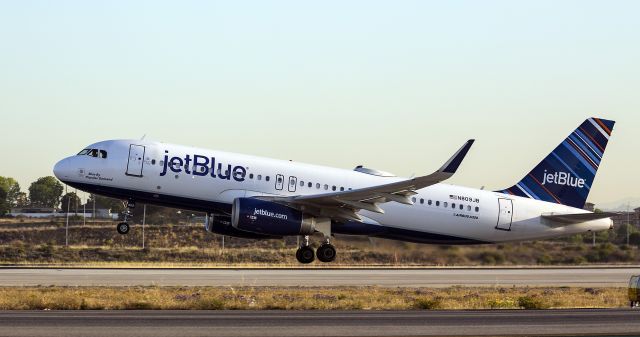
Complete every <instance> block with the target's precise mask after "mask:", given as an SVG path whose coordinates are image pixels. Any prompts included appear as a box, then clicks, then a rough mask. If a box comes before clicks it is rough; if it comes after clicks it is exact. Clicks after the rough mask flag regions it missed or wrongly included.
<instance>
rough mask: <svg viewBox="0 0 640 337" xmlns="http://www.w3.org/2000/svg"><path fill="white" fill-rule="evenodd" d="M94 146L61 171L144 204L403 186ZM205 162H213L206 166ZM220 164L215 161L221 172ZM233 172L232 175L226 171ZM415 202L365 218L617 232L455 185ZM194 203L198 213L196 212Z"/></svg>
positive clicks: (440, 229)
mask: <svg viewBox="0 0 640 337" xmlns="http://www.w3.org/2000/svg"><path fill="white" fill-rule="evenodd" d="M132 144H133V145H135V146H139V147H137V150H136V149H134V150H135V151H138V150H140V153H139V156H138V157H139V159H140V161H139V162H136V160H137V158H135V157H136V154H135V153H130V151H133V150H131V145H132ZM89 147H90V148H96V149H103V150H104V151H106V153H107V154H108V156H107V158H106V159H105V158H99V157H91V156H86V155H84V156H71V157H68V158H66V159H64V160H63V161H61V162H60V163H58V165H56V168H55V172H56V176H58V177H59V178H60V179H61V180H63V181H65V182H66V183H68V184H70V185H74V186H77V187H78V188H80V189H83V190H86V191H87V192H92V193H97V194H104V195H108V196H114V197H121V198H125V197H126V195H128V194H127V193H134V194H136V195H139V196H140V197H138V200H140V199H141V200H143V202H149V203H155V204H158V205H168V206H180V207H181V208H185V209H188V208H191V209H194V210H198V211H207V212H225V211H228V210H230V205H231V204H232V202H233V200H234V199H235V198H238V197H251V196H261V195H277V196H294V195H312V194H313V195H317V194H322V193H332V192H336V191H340V190H342V189H344V190H349V189H359V188H363V187H368V186H374V185H381V184H386V183H391V182H395V181H399V180H402V179H401V178H398V177H390V176H378V175H372V174H367V173H363V172H360V171H352V170H345V169H337V168H331V167H324V166H316V165H309V164H302V163H297V162H292V161H284V160H274V159H268V158H261V157H255V156H248V155H241V154H234V153H227V152H222V151H212V150H206V149H199V148H192V147H186V146H179V145H171V144H164V143H159V142H152V141H140V140H114V141H105V142H99V143H96V144H92V145H90V146H89ZM135 151H134V152H135ZM142 151H143V152H142ZM195 155H198V156H199V157H198V159H199V161H198V162H194V156H195ZM187 156H188V157H187ZM173 158H179V159H180V160H177V159H173ZM203 158H207V160H206V162H207V165H206V168H205V167H204V166H205V165H204V163H205V161H204V159H203ZM212 158H215V166H214V167H213V169H212V167H211V162H212V161H213V159H212ZM188 159H190V160H188ZM187 161H189V165H188V166H187ZM172 164H173V165H172ZM194 164H195V165H194ZM178 165H180V167H178ZM194 166H195V167H194ZM218 168H220V169H221V170H220V172H218ZM228 170H230V172H226V171H228ZM212 173H213V174H212ZM334 188H335V189H334ZM413 198H415V199H414V200H415V203H414V204H413V205H405V204H400V203H396V202H388V203H384V204H381V205H380V207H381V208H382V209H383V210H384V213H383V214H378V213H372V212H369V211H361V212H360V213H359V214H360V215H361V216H363V218H364V219H365V222H366V223H370V224H372V225H380V226H385V227H388V228H393V229H398V230H405V231H408V232H409V233H429V234H434V235H442V236H451V237H457V238H463V239H469V240H473V241H478V242H506V241H519V240H530V239H541V238H551V237H557V236H563V235H571V234H576V233H584V232H587V231H601V230H606V229H609V228H610V227H611V220H610V219H601V220H594V221H588V222H583V223H578V224H572V225H567V226H549V225H548V224H546V223H545V220H544V219H542V218H541V214H545V213H581V212H586V211H584V210H581V209H576V208H571V207H568V206H564V205H560V204H555V203H549V202H544V201H539V200H534V199H527V198H521V197H518V196H513V195H506V194H502V193H497V192H492V191H484V190H478V189H472V188H467V187H461V186H454V185H448V184H436V185H433V186H430V187H427V188H424V189H421V190H419V191H418V194H417V195H415V196H414V197H413ZM176 200H184V201H183V202H181V203H180V202H176ZM190 204H193V207H189V205H190ZM207 204H211V205H212V206H211V208H209V209H206V208H208V207H207ZM196 205H197V206H196ZM225 205H226V206H228V208H226V207H225Z"/></svg>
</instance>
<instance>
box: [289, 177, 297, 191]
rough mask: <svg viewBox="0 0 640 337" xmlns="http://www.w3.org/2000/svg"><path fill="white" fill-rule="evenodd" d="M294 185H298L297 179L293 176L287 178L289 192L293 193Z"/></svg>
mask: <svg viewBox="0 0 640 337" xmlns="http://www.w3.org/2000/svg"><path fill="white" fill-rule="evenodd" d="M296 185H298V178H296V177H294V176H291V177H289V192H295V191H296Z"/></svg>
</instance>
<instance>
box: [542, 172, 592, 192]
mask: <svg viewBox="0 0 640 337" xmlns="http://www.w3.org/2000/svg"><path fill="white" fill-rule="evenodd" d="M585 183H586V182H585V180H584V179H582V178H578V177H574V176H572V175H571V174H569V173H567V172H555V173H547V170H544V174H543V175H542V185H546V184H556V185H565V186H573V187H578V188H583V187H584V184H585Z"/></svg>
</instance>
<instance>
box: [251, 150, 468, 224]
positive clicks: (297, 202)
mask: <svg viewBox="0 0 640 337" xmlns="http://www.w3.org/2000/svg"><path fill="white" fill-rule="evenodd" d="M473 142H474V140H473V139H470V140H468V141H467V142H466V143H465V144H464V145H463V146H462V147H461V148H460V149H459V150H458V151H457V152H456V153H455V154H454V155H453V156H452V157H451V158H450V159H449V160H448V161H447V162H446V163H444V165H442V167H440V168H439V169H438V170H437V171H435V172H433V173H431V174H428V175H425V176H421V177H415V178H411V179H407V180H402V181H397V182H394V183H389V184H383V185H377V186H370V187H365V188H360V189H356V190H350V191H343V192H335V193H326V194H315V195H304V196H293V197H265V196H262V197H258V198H260V199H262V200H268V201H273V202H277V203H282V204H286V205H288V206H290V207H294V208H296V209H299V210H301V211H303V212H307V213H310V214H312V215H315V216H318V217H328V218H331V219H334V220H355V221H362V218H361V217H360V216H359V215H358V214H357V212H358V211H360V210H367V211H371V212H376V213H384V211H383V210H382V209H381V208H380V207H379V206H378V205H379V204H381V203H385V202H390V201H395V202H399V203H402V204H407V205H412V204H413V202H412V201H411V196H413V195H415V194H417V192H416V190H419V189H421V188H425V187H428V186H431V185H435V184H437V183H439V182H441V181H444V180H446V179H449V178H450V177H451V176H453V174H454V173H455V172H456V171H457V170H458V167H459V166H460V163H462V160H463V159H464V157H465V156H466V155H467V153H468V152H469V149H470V148H471V145H473Z"/></svg>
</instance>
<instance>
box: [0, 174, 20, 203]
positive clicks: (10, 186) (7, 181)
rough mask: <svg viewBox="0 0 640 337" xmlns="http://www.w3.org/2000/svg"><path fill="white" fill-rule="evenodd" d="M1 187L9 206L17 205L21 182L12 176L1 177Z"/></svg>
mask: <svg viewBox="0 0 640 337" xmlns="http://www.w3.org/2000/svg"><path fill="white" fill-rule="evenodd" d="M0 189H1V190H4V192H5V197H4V198H3V200H6V201H7V204H8V205H9V206H8V207H13V206H16V204H17V198H18V195H19V194H20V184H18V182H17V181H16V180H15V179H13V178H11V177H0Z"/></svg>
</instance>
